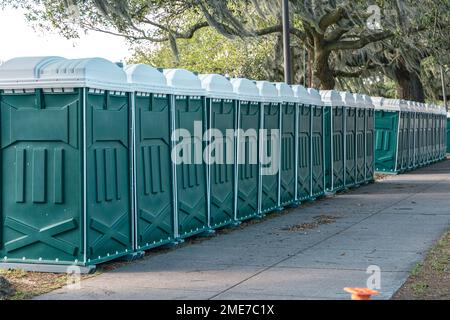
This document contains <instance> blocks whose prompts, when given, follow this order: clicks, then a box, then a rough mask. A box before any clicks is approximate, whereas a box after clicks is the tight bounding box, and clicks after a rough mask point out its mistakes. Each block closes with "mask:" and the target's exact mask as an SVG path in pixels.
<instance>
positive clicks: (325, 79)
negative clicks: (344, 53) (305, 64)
mask: <svg viewBox="0 0 450 320" xmlns="http://www.w3.org/2000/svg"><path fill="white" fill-rule="evenodd" d="M314 51H315V52H314V63H313V79H314V80H313V86H314V88H317V89H320V90H333V89H334V87H335V86H336V80H335V79H334V75H333V72H332V70H331V68H330V62H329V60H330V52H329V51H326V50H324V49H323V47H322V46H321V45H320V44H317V43H315V46H314Z"/></svg>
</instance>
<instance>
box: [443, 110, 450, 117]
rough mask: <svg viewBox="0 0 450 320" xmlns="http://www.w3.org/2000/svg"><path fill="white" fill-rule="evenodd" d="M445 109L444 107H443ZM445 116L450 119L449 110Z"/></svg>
mask: <svg viewBox="0 0 450 320" xmlns="http://www.w3.org/2000/svg"><path fill="white" fill-rule="evenodd" d="M444 110H445V109H444ZM447 118H449V119H450V112H447Z"/></svg>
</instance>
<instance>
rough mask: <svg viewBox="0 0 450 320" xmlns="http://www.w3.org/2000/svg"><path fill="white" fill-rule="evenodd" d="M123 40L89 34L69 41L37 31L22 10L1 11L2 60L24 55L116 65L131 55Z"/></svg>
mask: <svg viewBox="0 0 450 320" xmlns="http://www.w3.org/2000/svg"><path fill="white" fill-rule="evenodd" d="M130 55H131V54H130V51H129V49H128V45H127V43H126V42H125V40H124V39H122V38H120V37H115V36H111V35H105V34H103V33H99V32H90V33H88V34H87V35H84V34H83V35H82V37H81V38H80V39H74V40H67V39H65V38H64V37H62V36H60V35H58V34H56V33H54V34H49V33H45V34H44V33H43V32H42V31H35V30H33V28H32V27H31V26H30V24H29V23H28V22H27V21H26V20H25V16H24V12H23V11H21V10H15V9H7V10H4V11H1V10H0V61H1V60H3V61H7V60H9V59H11V58H14V57H24V56H62V57H65V58H71V59H74V58H90V57H100V58H105V59H108V60H111V61H113V62H118V61H123V60H124V59H125V58H128V57H129V56H130Z"/></svg>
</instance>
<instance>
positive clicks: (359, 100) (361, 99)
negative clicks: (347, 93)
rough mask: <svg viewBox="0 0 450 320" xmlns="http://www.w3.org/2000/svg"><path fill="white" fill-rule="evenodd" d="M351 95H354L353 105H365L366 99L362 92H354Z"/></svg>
mask: <svg viewBox="0 0 450 320" xmlns="http://www.w3.org/2000/svg"><path fill="white" fill-rule="evenodd" d="M353 97H355V107H356V108H365V107H366V101H365V100H364V97H363V95H362V94H359V93H354V94H353Z"/></svg>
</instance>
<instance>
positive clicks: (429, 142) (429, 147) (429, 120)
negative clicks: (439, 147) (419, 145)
mask: <svg viewBox="0 0 450 320" xmlns="http://www.w3.org/2000/svg"><path fill="white" fill-rule="evenodd" d="M425 109H426V110H427V111H426V125H427V126H426V128H427V134H426V137H427V138H426V156H425V165H428V164H430V163H431V162H432V158H433V109H432V108H431V106H430V105H428V104H425Z"/></svg>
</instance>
